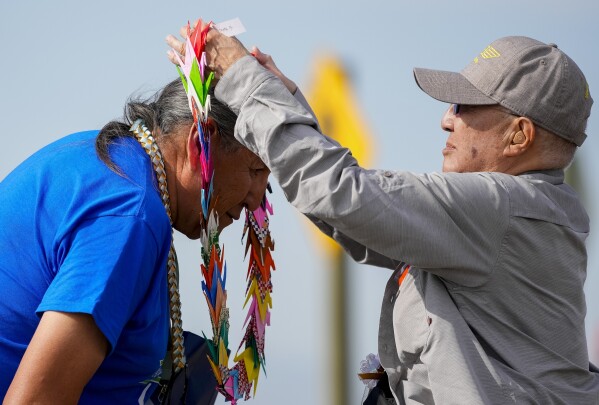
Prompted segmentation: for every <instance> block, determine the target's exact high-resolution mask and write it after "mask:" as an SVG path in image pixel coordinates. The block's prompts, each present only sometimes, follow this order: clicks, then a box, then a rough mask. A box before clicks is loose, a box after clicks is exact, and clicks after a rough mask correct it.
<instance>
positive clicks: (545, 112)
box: [414, 37, 593, 146]
mask: <svg viewBox="0 0 599 405" xmlns="http://www.w3.org/2000/svg"><path fill="white" fill-rule="evenodd" d="M414 77H415V78H416V83H418V86H420V88H421V89H422V90H423V91H424V92H425V93H427V94H428V95H429V96H431V97H433V98H436V99H437V100H440V101H444V102H447V103H453V104H467V105H493V104H499V105H502V106H504V107H505V108H507V109H508V110H510V111H512V112H514V113H516V114H518V115H521V116H523V117H528V118H530V119H531V120H532V121H533V122H534V123H536V124H537V125H539V126H541V127H543V128H545V129H547V130H549V131H551V132H553V133H554V134H556V135H559V136H560V137H562V138H564V139H567V140H568V141H570V142H573V143H575V144H576V145H578V146H580V145H582V143H583V142H584V140H585V139H586V137H587V136H586V134H585V130H586V125H587V119H588V118H589V116H590V115H591V106H592V105H593V99H592V98H591V94H590V92H589V85H588V83H587V81H586V79H585V77H584V75H583V73H582V71H581V70H580V69H579V68H578V66H577V65H576V63H574V61H573V60H572V59H570V58H569V57H568V55H566V54H565V53H564V52H562V51H561V50H560V49H558V47H557V46H556V45H555V44H544V43H542V42H539V41H537V40H534V39H532V38H527V37H504V38H500V39H498V40H496V41H494V42H493V43H492V44H491V45H489V46H488V47H486V48H485V49H484V50H483V51H482V52H481V53H480V54H478V55H477V56H476V57H475V58H474V60H473V61H472V62H470V64H469V65H468V66H466V67H465V68H464V69H463V70H462V71H461V72H460V73H456V72H445V71H441V70H430V69H421V68H416V69H414Z"/></svg>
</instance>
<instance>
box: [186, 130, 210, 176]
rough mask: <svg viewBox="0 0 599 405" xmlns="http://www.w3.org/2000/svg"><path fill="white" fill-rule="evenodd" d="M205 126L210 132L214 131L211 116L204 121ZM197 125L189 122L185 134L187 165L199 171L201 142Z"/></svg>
mask: <svg viewBox="0 0 599 405" xmlns="http://www.w3.org/2000/svg"><path fill="white" fill-rule="evenodd" d="M204 126H205V128H206V129H207V130H208V132H209V133H210V134H212V133H214V132H215V131H216V123H215V122H214V120H213V119H212V118H208V120H207V121H206V123H205V125H204ZM199 136H200V135H199V133H198V126H197V124H195V123H193V124H191V126H190V128H189V133H188V134H187V150H186V152H187V159H188V161H189V165H190V167H191V169H192V170H193V171H194V172H195V171H199V170H200V169H201V160H200V155H201V152H202V151H201V150H200V149H201V144H200V139H199Z"/></svg>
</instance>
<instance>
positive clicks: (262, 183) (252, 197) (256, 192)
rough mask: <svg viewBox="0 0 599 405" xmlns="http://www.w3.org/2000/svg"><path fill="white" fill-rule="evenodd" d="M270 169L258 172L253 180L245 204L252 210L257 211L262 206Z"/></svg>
mask: <svg viewBox="0 0 599 405" xmlns="http://www.w3.org/2000/svg"><path fill="white" fill-rule="evenodd" d="M269 174H270V171H269V170H261V171H260V172H259V173H257V174H256V176H255V177H254V179H253V180H252V185H251V186H250V189H249V192H248V194H247V195H246V197H245V200H244V204H245V206H246V207H247V209H248V210H250V211H255V210H257V209H258V207H260V203H261V202H262V199H263V198H264V193H265V192H266V185H267V184H268V175H269Z"/></svg>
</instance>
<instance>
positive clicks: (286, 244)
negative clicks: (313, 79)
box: [0, 0, 599, 404]
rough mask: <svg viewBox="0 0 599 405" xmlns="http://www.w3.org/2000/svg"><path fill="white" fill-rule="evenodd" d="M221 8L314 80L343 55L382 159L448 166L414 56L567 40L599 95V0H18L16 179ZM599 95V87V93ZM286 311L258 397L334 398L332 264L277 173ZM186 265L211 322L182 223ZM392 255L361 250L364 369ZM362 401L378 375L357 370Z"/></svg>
mask: <svg viewBox="0 0 599 405" xmlns="http://www.w3.org/2000/svg"><path fill="white" fill-rule="evenodd" d="M200 16H202V17H205V18H206V19H212V20H213V21H215V22H219V21H223V20H226V19H229V18H233V17H240V18H241V20H242V21H243V23H244V25H245V26H246V28H247V32H246V33H245V34H243V35H241V36H240V37H239V38H240V39H241V40H242V42H244V43H245V44H246V45H247V46H251V45H258V46H260V47H261V49H262V50H263V51H264V52H266V53H270V54H272V55H273V57H274V58H275V61H276V62H277V64H278V65H279V67H281V69H282V70H283V71H284V72H286V73H287V74H288V76H289V77H291V78H292V79H293V80H295V81H296V82H297V83H298V84H299V85H300V87H305V85H306V83H307V82H308V80H309V73H310V72H311V69H312V62H313V60H314V57H315V56H316V55H317V53H318V52H329V53H333V54H336V55H338V56H339V57H340V58H341V59H342V60H343V61H344V63H345V65H346V67H347V68H348V69H349V71H350V74H351V77H352V78H353V81H354V86H355V93H356V94H357V96H358V98H359V100H357V102H358V104H359V105H360V106H361V107H362V109H363V113H364V116H365V119H366V121H367V122H368V124H369V126H370V128H371V129H372V133H373V137H374V142H375V151H376V155H375V159H374V161H375V164H374V165H373V167H378V168H385V169H403V170H411V171H415V172H429V171H438V170H440V167H441V165H440V164H441V158H442V155H441V149H442V148H443V146H444V144H445V136H444V134H443V132H442V131H441V129H440V125H439V122H440V118H441V114H442V113H443V111H444V109H445V108H446V107H445V105H444V104H443V103H440V102H437V101H435V100H433V99H431V98H429V97H428V96H426V95H425V94H424V93H422V92H421V91H420V90H419V89H418V87H417V86H416V84H415V83H414V80H413V76H412V69H413V67H416V66H418V67H428V68H436V69H443V70H460V69H461V68H463V67H464V66H465V65H466V64H467V63H468V62H469V61H470V60H471V59H472V58H473V56H474V55H476V54H477V53H478V52H480V51H481V50H482V49H483V48H484V47H486V46H487V45H488V44H489V43H490V42H491V41H492V40H494V39H496V38H498V37H501V36H506V35H526V36H531V37H533V38H536V39H539V40H541V41H545V42H554V43H557V44H558V45H559V47H560V48H561V49H563V50H564V51H565V52H566V53H568V54H569V55H570V56H571V57H572V58H573V59H574V60H575V61H576V62H577V63H578V64H579V66H580V67H581V68H582V70H583V72H585V74H586V76H587V79H588V82H589V84H590V88H591V94H592V95H595V99H596V100H599V52H598V51H597V43H596V41H597V40H598V39H599V25H598V24H597V19H598V17H599V2H597V1H591V0H587V1H584V0H570V1H555V0H549V1H547V0H546V1H540V0H539V1H526V0H520V1H516V0H504V1H502V2H484V1H480V0H456V1H445V2H434V1H428V2H416V1H413V2H408V1H399V0H395V1H391V0H388V1H380V0H371V1H368V2H354V1H341V0H334V1H329V2H324V1H314V0H304V1H302V2H295V3H283V2H281V1H280V0H279V1H274V0H269V1H248V0H229V1H213V2H200V1H173V2H168V3H167V2H158V1H141V0H135V1H114V0H106V1H101V2H82V1H74V0H73V1H61V0H55V1H52V2H34V1H19V2H17V1H2V2H1V3H0V38H1V39H2V42H3V43H4V45H3V48H4V50H5V56H4V57H3V58H0V90H1V94H2V97H1V98H0V114H1V118H2V123H3V126H4V130H3V131H2V135H1V138H0V139H2V141H3V145H4V146H3V148H1V149H0V179H2V178H4V176H6V174H8V172H9V171H10V170H12V169H13V168H14V167H15V166H16V165H17V164H18V163H19V162H21V161H22V160H23V159H25V158H26V157H27V156H28V155H30V154H31V153H32V152H34V151H35V150H36V149H38V148H39V147H41V146H43V145H45V144H46V143H48V142H50V141H53V140H55V139H57V138H59V137H62V136H64V135H66V134H68V133H71V132H75V131H80V130H86V129H93V128H99V127H101V126H102V125H103V124H104V123H105V122H107V121H108V120H110V119H112V118H115V117H118V116H119V115H120V114H121V111H122V107H123V105H124V102H125V100H126V98H127V97H128V96H129V95H130V94H131V93H132V92H136V91H138V92H139V91H142V92H145V91H150V90H156V89H158V88H159V87H160V86H161V85H163V84H165V83H166V82H167V81H169V80H171V79H173V78H175V77H177V76H176V75H177V74H176V71H175V69H174V67H173V66H172V65H171V64H170V63H169V62H168V61H167V59H166V57H165V53H166V50H167V47H166V45H165V43H164V40H163V38H164V37H165V36H166V34H168V33H175V32H176V31H177V30H178V28H179V26H180V25H182V24H183V23H184V22H185V21H187V19H195V18H197V17H200ZM597 102H598V103H599V101H597ZM597 108H599V107H597V106H595V108H594V111H593V114H592V116H591V120H590V122H589V126H588V131H587V132H588V135H589V138H588V139H587V141H586V143H585V144H584V145H583V147H582V149H581V150H580V152H579V154H578V158H577V161H578V163H579V164H580V167H581V169H582V171H583V174H584V175H585V177H584V188H583V190H580V191H581V192H582V194H583V195H584V196H585V198H586V205H587V207H588V210H589V214H590V216H591V221H592V223H591V229H594V230H597V229H599V226H598V225H599V210H598V209H597V204H598V203H599V187H597V186H598V180H597V173H599V159H596V158H595V156H594V154H595V153H597V151H598V150H599V111H598V110H597ZM274 188H275V194H274V195H273V197H272V201H273V204H274V208H275V214H276V215H275V216H274V217H273V219H272V232H273V234H274V237H275V240H276V243H277V245H276V247H277V250H276V251H275V261H276V264H277V271H276V272H275V274H274V294H273V300H274V310H273V313H272V327H270V329H269V330H268V331H267V341H268V342H267V353H266V355H267V371H268V377H267V378H264V376H261V379H260V386H259V388H258V395H257V398H256V399H255V401H254V402H255V403H257V404H278V403H281V402H282V403H286V404H328V403H330V399H329V398H330V397H329V394H330V387H329V385H330V377H329V374H328V372H329V366H328V364H327V363H328V359H327V355H328V349H329V347H330V342H329V340H328V339H327V335H328V333H329V332H328V329H327V327H328V326H327V325H328V324H329V318H328V316H327V308H328V304H327V291H328V278H327V277H328V275H329V272H328V271H327V266H326V263H325V260H324V257H323V256H322V255H321V253H320V252H319V251H318V250H317V249H315V243H314V242H312V233H309V232H307V228H308V225H307V224H306V223H305V221H304V220H303V219H302V218H301V217H300V215H298V213H297V212H296V211H295V210H294V209H293V208H292V207H290V206H289V204H287V203H286V201H285V200H284V198H283V196H282V193H281V191H280V189H279V188H278V187H277V186H275V187H274ZM240 237H241V224H237V225H235V226H232V227H231V228H230V229H227V231H226V232H225V234H224V235H223V242H224V243H225V246H226V251H227V255H228V257H227V260H228V267H229V271H230V273H229V274H230V275H229V291H230V292H229V301H230V302H229V306H230V307H231V312H232V314H233V315H232V320H231V323H232V325H231V327H232V332H231V333H232V336H231V341H232V348H234V346H236V345H237V344H238V342H239V339H240V334H241V322H242V320H243V319H242V315H243V316H244V312H245V311H242V310H241V304H242V296H243V293H244V277H245V271H246V265H245V264H244V263H242V262H241V257H242V246H241V243H240ZM176 246H177V250H178V253H179V258H180V265H181V268H182V275H181V278H182V295H183V314H184V326H185V327H186V328H187V329H191V330H193V331H195V332H196V333H200V332H201V331H202V330H203V331H206V332H208V331H209V330H210V324H209V320H208V316H207V311H206V308H205V302H204V298H203V297H202V294H201V288H200V285H199V282H200V272H199V262H200V254H199V244H198V243H197V242H190V241H187V240H185V238H184V237H181V236H180V235H178V236H177V237H176ZM588 250H589V266H588V278H587V287H586V294H587V302H588V316H587V334H588V336H591V334H592V331H593V329H594V328H597V324H598V323H599V294H597V289H598V288H599V234H597V233H595V234H592V235H591V237H590V238H589V240H588ZM388 275H389V273H388V272H387V271H386V270H382V269H376V268H372V267H367V266H359V265H355V264H354V265H352V266H351V267H350V269H349V277H350V283H349V284H350V286H349V292H350V305H349V311H350V317H351V333H350V344H351V356H350V358H349V367H350V370H348V372H349V373H351V374H352V375H353V374H355V372H357V370H358V367H359V361H360V359H361V358H363V357H364V356H365V355H366V354H368V353H369V352H375V351H376V335H377V324H378V316H379V314H378V312H379V306H380V299H381V296H382V291H383V288H384V284H385V281H386V278H387V277H388ZM591 349H592V350H594V353H595V360H596V361H597V360H599V359H598V358H597V357H598V355H597V350H599V347H597V344H595V345H594V346H592V347H591ZM350 383H351V385H350V386H351V395H350V403H352V404H354V403H358V401H359V399H360V398H361V393H362V385H361V383H360V382H359V381H358V380H357V379H354V378H352V379H351V380H350Z"/></svg>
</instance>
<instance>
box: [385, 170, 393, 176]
mask: <svg viewBox="0 0 599 405" xmlns="http://www.w3.org/2000/svg"><path fill="white" fill-rule="evenodd" d="M383 176H385V177H391V176H393V173H391V172H390V171H389V170H385V171H384V172H383Z"/></svg>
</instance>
